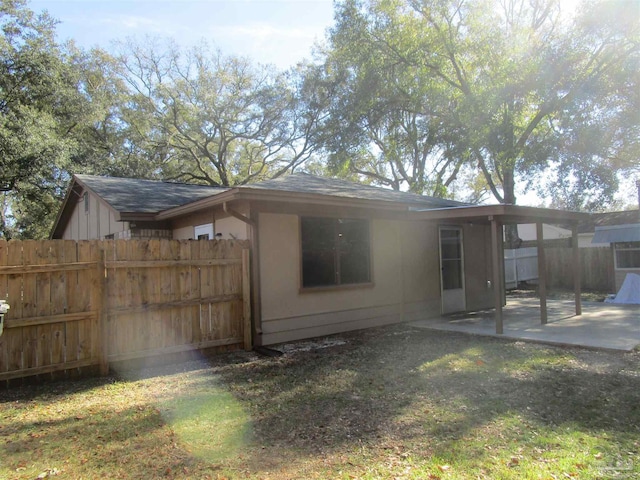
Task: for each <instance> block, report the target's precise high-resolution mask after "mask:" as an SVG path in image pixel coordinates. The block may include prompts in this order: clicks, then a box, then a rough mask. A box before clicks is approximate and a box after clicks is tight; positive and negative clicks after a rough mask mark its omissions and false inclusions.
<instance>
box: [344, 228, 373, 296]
mask: <svg viewBox="0 0 640 480" xmlns="http://www.w3.org/2000/svg"><path fill="white" fill-rule="evenodd" d="M338 241H339V249H340V283H342V284H349V283H366V282H369V281H370V280H371V275H370V272H369V270H370V268H369V266H370V260H369V224H368V222H367V221H366V220H339V221H338Z"/></svg>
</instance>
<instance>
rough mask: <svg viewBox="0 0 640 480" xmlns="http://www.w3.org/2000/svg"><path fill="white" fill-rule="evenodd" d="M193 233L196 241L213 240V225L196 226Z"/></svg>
mask: <svg viewBox="0 0 640 480" xmlns="http://www.w3.org/2000/svg"><path fill="white" fill-rule="evenodd" d="M193 233H194V237H195V238H196V240H213V223H205V224H204V225H196V226H195V227H194V229H193Z"/></svg>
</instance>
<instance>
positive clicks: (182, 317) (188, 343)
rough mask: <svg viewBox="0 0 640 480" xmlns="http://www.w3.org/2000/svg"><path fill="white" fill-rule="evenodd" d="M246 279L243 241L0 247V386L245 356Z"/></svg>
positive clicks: (247, 319)
mask: <svg viewBox="0 0 640 480" xmlns="http://www.w3.org/2000/svg"><path fill="white" fill-rule="evenodd" d="M243 261H244V262H245V264H243ZM248 272H249V270H248V242H241V241H230V240H225V241H219V240H213V241H175V240H159V239H158V240H107V241H81V242H75V241H68V240H50V241H24V242H15V241H11V242H6V241H0V298H2V299H7V300H8V302H9V304H10V305H11V309H10V310H9V313H8V314H7V315H6V317H5V329H4V333H3V334H2V335H0V380H9V379H13V378H20V377H25V376H30V375H36V374H43V373H50V372H56V371H61V370H71V369H75V368H78V367H84V366H92V365H93V366H100V369H101V371H103V372H105V371H106V370H107V369H108V365H109V362H116V361H121V360H131V359H136V358H143V357H148V356H151V355H163V354H168V353H177V352H181V351H188V350H193V349H204V348H210V347H215V346H223V345H238V346H245V348H250V346H251V345H250V340H251V337H250V317H249V315H250V307H249V305H248V304H247V302H248V298H249V293H248V292H247V291H246V290H245V289H246V288H248V285H249V283H250V282H249V281H248V279H246V278H244V276H245V275H248V274H249V273H248Z"/></svg>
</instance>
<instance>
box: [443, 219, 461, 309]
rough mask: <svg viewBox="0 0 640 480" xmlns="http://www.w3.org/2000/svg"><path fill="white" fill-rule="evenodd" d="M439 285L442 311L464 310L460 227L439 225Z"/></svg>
mask: <svg viewBox="0 0 640 480" xmlns="http://www.w3.org/2000/svg"><path fill="white" fill-rule="evenodd" d="M440 285H441V288H442V313H453V312H461V311H464V310H465V294H464V255H463V249H462V229H461V228H457V227H440Z"/></svg>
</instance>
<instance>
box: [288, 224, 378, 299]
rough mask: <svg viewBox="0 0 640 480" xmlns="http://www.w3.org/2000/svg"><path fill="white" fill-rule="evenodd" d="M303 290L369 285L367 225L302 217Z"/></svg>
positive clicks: (369, 257)
mask: <svg viewBox="0 0 640 480" xmlns="http://www.w3.org/2000/svg"><path fill="white" fill-rule="evenodd" d="M300 238H301V243H302V245H301V247H302V248H301V250H302V286H303V287H304V288H308V287H329V286H340V285H357V284H363V283H369V282H371V252H370V241H369V221H368V220H364V219H348V218H323V217H301V218H300Z"/></svg>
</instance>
